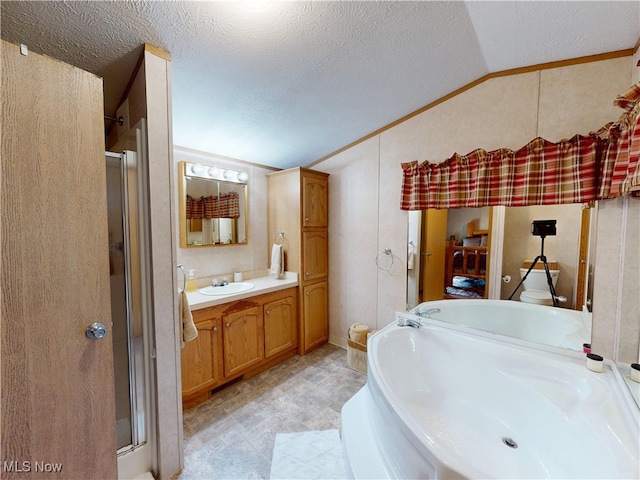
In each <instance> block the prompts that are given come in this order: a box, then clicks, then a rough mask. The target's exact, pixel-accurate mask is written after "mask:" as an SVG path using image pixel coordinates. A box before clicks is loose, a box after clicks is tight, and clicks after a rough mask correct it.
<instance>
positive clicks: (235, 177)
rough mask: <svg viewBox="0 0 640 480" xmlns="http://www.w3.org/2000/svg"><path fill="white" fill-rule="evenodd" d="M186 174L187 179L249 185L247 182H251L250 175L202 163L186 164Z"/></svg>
mask: <svg viewBox="0 0 640 480" xmlns="http://www.w3.org/2000/svg"><path fill="white" fill-rule="evenodd" d="M185 173H186V177H185V178H188V177H197V178H206V179H209V180H211V179H213V180H224V181H225V182H234V183H247V180H249V174H248V173H247V172H238V171H236V170H231V169H229V168H219V167H215V166H211V165H203V164H201V163H191V162H186V169H185Z"/></svg>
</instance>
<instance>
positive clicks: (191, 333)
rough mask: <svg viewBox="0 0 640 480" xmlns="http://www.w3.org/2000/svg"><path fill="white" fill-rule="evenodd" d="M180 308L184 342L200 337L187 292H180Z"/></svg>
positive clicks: (182, 345)
mask: <svg viewBox="0 0 640 480" xmlns="http://www.w3.org/2000/svg"><path fill="white" fill-rule="evenodd" d="M178 309H179V316H180V324H181V325H182V344H181V347H182V348H184V344H185V343H187V342H190V341H191V340H195V339H196V338H197V337H198V329H197V328H196V325H195V323H193V315H191V309H190V308H189V299H188V298H187V292H185V291H182V292H180V298H179V300H178Z"/></svg>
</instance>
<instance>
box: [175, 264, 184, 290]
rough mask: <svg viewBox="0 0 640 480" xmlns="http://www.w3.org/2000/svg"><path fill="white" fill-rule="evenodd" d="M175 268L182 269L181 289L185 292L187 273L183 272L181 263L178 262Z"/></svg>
mask: <svg viewBox="0 0 640 480" xmlns="http://www.w3.org/2000/svg"><path fill="white" fill-rule="evenodd" d="M176 268H179V269H180V270H182V291H183V292H186V291H187V274H186V273H184V267H183V266H182V264H181V263H179V264H178V266H177V267H176Z"/></svg>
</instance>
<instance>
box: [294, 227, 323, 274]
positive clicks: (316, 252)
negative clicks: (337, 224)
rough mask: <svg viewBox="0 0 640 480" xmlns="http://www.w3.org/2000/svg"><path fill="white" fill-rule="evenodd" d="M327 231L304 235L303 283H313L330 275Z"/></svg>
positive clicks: (305, 233)
mask: <svg viewBox="0 0 640 480" xmlns="http://www.w3.org/2000/svg"><path fill="white" fill-rule="evenodd" d="M327 248H328V239H327V231H326V229H324V230H321V231H311V232H304V233H303V234H302V272H301V273H302V279H301V280H302V281H303V282H312V281H314V280H320V279H324V278H326V277H327V275H328V274H329V259H328V252H327Z"/></svg>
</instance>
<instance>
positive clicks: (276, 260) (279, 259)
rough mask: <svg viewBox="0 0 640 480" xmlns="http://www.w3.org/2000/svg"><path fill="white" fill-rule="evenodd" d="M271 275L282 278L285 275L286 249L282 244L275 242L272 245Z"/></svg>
mask: <svg viewBox="0 0 640 480" xmlns="http://www.w3.org/2000/svg"><path fill="white" fill-rule="evenodd" d="M269 275H271V276H272V277H273V278H282V277H283V275H284V249H283V248H282V245H276V244H275V243H274V244H273V247H271V268H270V269H269Z"/></svg>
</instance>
